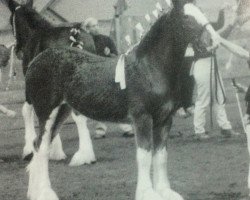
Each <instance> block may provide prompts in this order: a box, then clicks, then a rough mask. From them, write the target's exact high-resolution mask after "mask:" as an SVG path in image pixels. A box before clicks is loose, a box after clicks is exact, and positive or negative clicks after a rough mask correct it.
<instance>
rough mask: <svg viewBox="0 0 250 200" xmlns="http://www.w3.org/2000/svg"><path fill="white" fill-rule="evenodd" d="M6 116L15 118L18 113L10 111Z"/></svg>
mask: <svg viewBox="0 0 250 200" xmlns="http://www.w3.org/2000/svg"><path fill="white" fill-rule="evenodd" d="M6 115H7V116H8V117H11V118H14V117H15V116H16V112H15V111H12V110H8V111H7V112H6Z"/></svg>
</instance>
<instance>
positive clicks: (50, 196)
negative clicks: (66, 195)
mask: <svg viewBox="0 0 250 200" xmlns="http://www.w3.org/2000/svg"><path fill="white" fill-rule="evenodd" d="M36 200H59V198H58V197H57V195H56V193H55V192H54V190H52V189H51V188H48V189H44V190H43V191H42V192H41V194H40V195H39V196H38V198H37V199H36Z"/></svg>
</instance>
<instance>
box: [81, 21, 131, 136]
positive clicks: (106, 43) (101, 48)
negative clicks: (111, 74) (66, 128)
mask: <svg viewBox="0 0 250 200" xmlns="http://www.w3.org/2000/svg"><path fill="white" fill-rule="evenodd" d="M84 27H85V29H86V31H87V32H88V33H90V34H91V35H92V36H93V39H94V42H95V47H96V52H97V54H98V55H100V56H103V57H117V55H118V51H117V49H116V46H115V43H114V41H113V40H112V39H111V38H110V37H108V36H106V35H102V34H100V33H99V25H98V20H97V19H95V18H92V17H91V18H88V19H86V20H85V21H84ZM119 127H120V129H121V130H122V131H123V136H124V137H133V136H134V132H133V129H132V126H131V125H130V124H120V125H119ZM106 131H107V126H106V124H104V123H102V122H98V123H97V124H96V130H95V133H96V134H95V138H96V139H99V138H104V137H105V135H106Z"/></svg>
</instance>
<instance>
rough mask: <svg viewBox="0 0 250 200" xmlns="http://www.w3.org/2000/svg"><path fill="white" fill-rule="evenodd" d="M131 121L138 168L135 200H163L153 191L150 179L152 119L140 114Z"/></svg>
mask: <svg viewBox="0 0 250 200" xmlns="http://www.w3.org/2000/svg"><path fill="white" fill-rule="evenodd" d="M133 121H134V126H135V131H136V144H137V150H136V158H137V166H138V178H137V188H136V200H163V199H162V198H161V196H160V195H159V194H158V193H156V192H155V191H154V190H153V186H152V180H151V177H150V170H151V164H152V153H153V137H152V127H153V122H152V117H151V116H150V115H148V114H141V115H140V116H136V117H133Z"/></svg>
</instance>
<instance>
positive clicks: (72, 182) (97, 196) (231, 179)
mask: <svg viewBox="0 0 250 200" xmlns="http://www.w3.org/2000/svg"><path fill="white" fill-rule="evenodd" d="M247 80H248V79H244V80H243V82H247ZM226 89H227V93H228V98H229V99H228V105H227V111H228V116H229V119H230V120H231V121H232V124H233V126H234V127H235V129H236V130H237V131H239V132H241V133H242V128H241V124H240V119H239V114H238V110H237V106H236V103H235V97H234V92H233V90H232V88H231V86H230V84H229V82H228V81H226ZM241 98H243V96H241ZM20 106H21V104H20ZM208 124H209V123H208ZM1 126H4V124H1ZM93 127H94V123H93V121H89V128H90V130H91V133H92V134H93ZM208 130H209V129H208ZM179 131H181V132H182V133H183V136H182V137H177V136H178V135H179V134H177V132H179ZM192 131H193V128H192V118H189V119H185V120H183V119H178V118H176V119H175V122H174V125H173V129H172V132H171V136H172V137H171V139H169V162H168V171H169V177H170V181H171V184H172V188H173V189H175V190H176V191H178V192H179V193H180V194H182V195H183V196H184V197H185V199H187V200H239V199H242V198H244V197H247V193H248V189H247V172H248V160H249V158H248V153H247V146H246V138H245V135H244V134H242V135H241V136H240V137H238V138H232V139H228V140H225V139H223V138H222V137H221V136H220V135H219V130H218V128H217V127H215V128H214V129H213V130H212V131H210V133H211V134H212V136H213V137H212V139H210V140H208V141H206V142H198V141H195V140H194V139H193V138H192ZM23 133H24V130H23V129H18V130H8V131H2V132H1V140H0V159H2V160H4V162H2V163H0V199H1V200H13V199H15V200H24V199H26V191H27V180H28V176H27V173H26V172H25V167H26V165H27V163H26V162H24V161H22V160H21V154H22V148H23V142H24V139H23ZM61 135H62V138H63V145H64V149H65V152H66V154H67V155H68V158H67V159H66V160H65V161H61V162H50V177H51V181H52V186H53V188H54V189H55V191H56V192H57V193H58V195H59V197H60V199H61V200H130V199H131V200H132V199H134V193H135V187H136V176H137V175H136V161H135V145H134V139H133V138H130V139H126V138H123V137H121V132H120V130H119V129H118V127H117V126H116V125H115V124H109V129H108V135H107V138H106V139H102V140H94V149H95V153H96V156H97V160H98V162H97V163H96V164H94V165H88V166H81V167H74V168H70V167H69V166H68V163H69V161H70V158H71V157H72V155H73V154H74V152H75V151H76V150H77V148H78V138H77V132H76V127H75V126H74V125H73V124H69V125H65V126H64V127H63V130H62V134H61Z"/></svg>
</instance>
